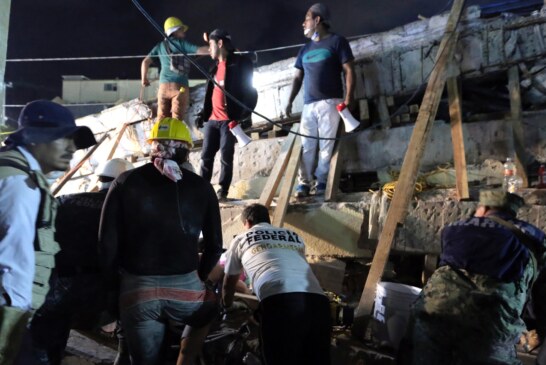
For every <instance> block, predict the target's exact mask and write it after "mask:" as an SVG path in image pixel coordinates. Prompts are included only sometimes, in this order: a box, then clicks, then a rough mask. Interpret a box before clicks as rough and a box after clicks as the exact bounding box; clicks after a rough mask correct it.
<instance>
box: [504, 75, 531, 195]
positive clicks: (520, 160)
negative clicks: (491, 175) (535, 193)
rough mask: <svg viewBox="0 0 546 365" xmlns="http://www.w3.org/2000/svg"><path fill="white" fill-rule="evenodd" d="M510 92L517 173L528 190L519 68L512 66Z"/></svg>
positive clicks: (509, 82) (509, 81)
mask: <svg viewBox="0 0 546 365" xmlns="http://www.w3.org/2000/svg"><path fill="white" fill-rule="evenodd" d="M508 90H509V92H510V115H511V119H512V131H513V134H514V152H515V160H514V161H515V163H516V173H517V174H518V175H519V176H520V177H521V178H522V179H523V187H524V188H527V187H529V179H528V178H527V169H526V166H525V161H526V157H527V153H526V152H525V137H524V133H523V123H522V119H523V118H522V115H523V112H522V108H521V91H520V86H519V69H518V66H512V67H510V68H509V69H508Z"/></svg>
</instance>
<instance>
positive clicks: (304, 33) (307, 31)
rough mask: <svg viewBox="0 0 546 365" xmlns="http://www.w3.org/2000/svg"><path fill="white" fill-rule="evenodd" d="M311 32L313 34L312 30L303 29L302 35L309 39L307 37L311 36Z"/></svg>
mask: <svg viewBox="0 0 546 365" xmlns="http://www.w3.org/2000/svg"><path fill="white" fill-rule="evenodd" d="M312 32H313V29H309V28H305V29H304V30H303V35H304V36H306V37H309V36H311V33H312Z"/></svg>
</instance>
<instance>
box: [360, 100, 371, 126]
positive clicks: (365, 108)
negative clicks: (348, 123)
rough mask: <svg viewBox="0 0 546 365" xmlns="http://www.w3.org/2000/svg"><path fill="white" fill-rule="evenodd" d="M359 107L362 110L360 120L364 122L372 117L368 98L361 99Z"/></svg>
mask: <svg viewBox="0 0 546 365" xmlns="http://www.w3.org/2000/svg"><path fill="white" fill-rule="evenodd" d="M358 109H359V110H360V121H361V122H364V121H366V120H369V119H370V107H369V105H368V99H360V100H359V101H358Z"/></svg>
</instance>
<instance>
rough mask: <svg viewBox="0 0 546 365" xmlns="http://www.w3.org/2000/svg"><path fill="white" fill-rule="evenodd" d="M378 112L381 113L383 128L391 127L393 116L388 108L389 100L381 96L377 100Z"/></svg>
mask: <svg viewBox="0 0 546 365" xmlns="http://www.w3.org/2000/svg"><path fill="white" fill-rule="evenodd" d="M377 111H378V113H379V120H380V121H381V127H383V128H385V129H387V128H390V127H391V115H390V114H389V107H388V106H387V98H386V97H384V96H383V95H381V96H380V97H378V98H377Z"/></svg>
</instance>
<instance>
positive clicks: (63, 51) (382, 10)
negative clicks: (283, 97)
mask: <svg viewBox="0 0 546 365" xmlns="http://www.w3.org/2000/svg"><path fill="white" fill-rule="evenodd" d="M502 1H509V0H489V1H487V0H474V1H467V5H473V4H481V5H483V4H492V3H498V2H502ZM314 2H315V1H312V0H311V1H300V0H268V1H267V0H231V1H227V0H223V1H222V0H208V1H204V0H199V1H197V0H188V1H183V0H178V1H174V0H164V1H157V0H141V4H142V6H143V7H144V8H145V9H146V10H147V11H148V12H149V14H150V15H151V16H152V17H153V19H155V21H156V22H158V23H159V24H160V25H161V26H163V21H164V20H165V18H167V17H168V16H177V17H179V18H181V19H182V21H184V23H186V24H188V25H189V26H190V29H189V31H188V33H187V39H188V40H189V41H191V42H193V43H196V44H198V45H204V42H203V40H202V33H203V32H204V31H211V30H213V29H214V28H217V27H219V28H224V29H226V30H228V31H229V32H230V33H231V35H232V39H233V42H234V44H235V45H236V47H237V48H239V49H240V50H260V49H265V48H272V47H281V46H288V45H294V44H300V43H303V42H305V38H304V37H303V33H302V27H301V23H302V21H303V18H304V15H305V12H306V10H307V8H308V7H309V6H310V5H311V4H313V3H314ZM323 2H324V3H325V4H327V5H328V6H329V7H330V12H331V14H332V23H333V30H334V31H335V32H337V33H339V34H342V35H344V36H347V37H349V36H355V35H362V34H368V33H374V32H381V31H385V30H389V29H392V28H394V27H396V26H398V25H402V24H405V23H409V22H412V21H415V20H417V16H418V15H423V16H426V17H429V16H432V15H435V14H437V13H438V12H441V11H446V10H449V8H450V2H449V1H447V0H446V1H442V0H324V1H323ZM161 39H162V38H161V35H160V34H159V33H158V32H157V31H156V30H155V29H154V28H153V27H152V25H151V24H150V23H148V21H147V20H146V19H145V18H144V16H143V15H142V14H141V13H140V12H139V11H138V9H137V8H136V7H135V6H134V5H133V3H132V2H131V1H130V0H93V1H85V0H72V1H66V0H48V1H36V0H12V1H11V17H10V28H9V35H8V54H7V58H8V63H7V65H6V76H5V82H6V83H11V85H12V87H11V88H8V89H7V100H6V103H7V104H24V103H26V102H28V101H30V100H33V99H38V98H49V99H51V98H53V97H55V96H61V85H62V79H61V75H85V76H87V77H89V78H91V79H115V78H119V79H139V78H140V62H141V59H124V60H100V61H99V60H93V61H56V62H17V63H16V62H9V60H10V59H18V58H51V57H88V56H120V55H144V54H147V53H148V52H149V51H150V49H151V48H152V47H153V45H154V44H155V43H156V42H158V41H160V40H161ZM296 54H297V48H292V49H288V50H285V51H276V52H268V53H260V54H259V58H258V62H257V66H262V65H266V64H269V63H271V62H274V61H277V60H280V59H283V58H288V57H292V56H295V55H296ZM209 62H210V60H208V59H207V57H202V58H201V59H200V63H201V64H203V65H206V64H207V63H209ZM192 76H193V77H196V78H201V77H199V75H197V74H195V73H194V74H192ZM18 112H19V109H18V108H7V109H6V114H7V116H8V117H11V118H15V117H16V116H17V114H18Z"/></svg>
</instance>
